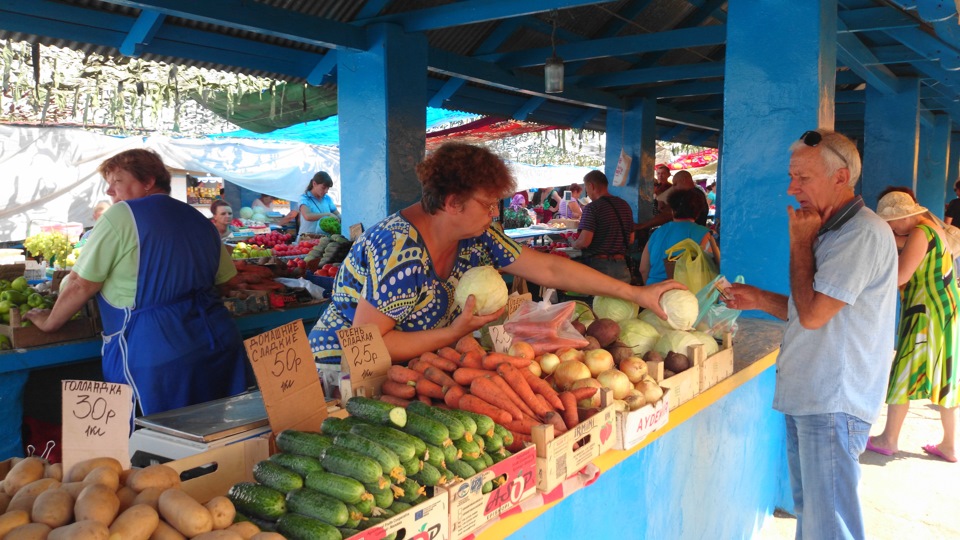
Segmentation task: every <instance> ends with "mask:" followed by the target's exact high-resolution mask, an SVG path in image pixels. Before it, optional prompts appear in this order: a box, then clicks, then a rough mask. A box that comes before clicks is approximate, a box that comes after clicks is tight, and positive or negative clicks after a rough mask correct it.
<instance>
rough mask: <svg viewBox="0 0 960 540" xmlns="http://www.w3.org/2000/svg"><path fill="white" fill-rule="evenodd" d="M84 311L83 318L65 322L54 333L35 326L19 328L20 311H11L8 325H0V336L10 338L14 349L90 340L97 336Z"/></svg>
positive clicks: (94, 326) (91, 322)
mask: <svg viewBox="0 0 960 540" xmlns="http://www.w3.org/2000/svg"><path fill="white" fill-rule="evenodd" d="M86 311H87V310H86V308H85V309H84V315H83V316H81V317H80V318H79V319H74V320H72V321H67V322H66V324H64V325H63V326H62V327H60V329H59V330H57V331H56V332H50V333H47V332H44V331H42V330H40V329H38V328H37V327H35V326H20V321H21V319H20V310H19V309H11V310H10V324H9V325H7V324H0V335H4V336H7V337H8V338H10V343H11V346H12V347H13V348H14V349H21V348H26V347H37V346H40V345H49V344H51V343H60V342H61V341H73V340H76V339H86V338H90V337H93V336H95V335H97V330H96V325H95V324H94V321H93V319H91V318H90V317H89V315H88V314H87V313H86Z"/></svg>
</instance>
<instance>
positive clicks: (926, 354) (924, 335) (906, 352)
mask: <svg viewBox="0 0 960 540" xmlns="http://www.w3.org/2000/svg"><path fill="white" fill-rule="evenodd" d="M877 215H879V216H880V217H882V218H884V219H885V220H887V222H888V223H889V224H890V228H891V229H893V232H894V234H895V235H897V237H898V240H901V239H905V241H904V242H903V249H902V250H901V252H900V259H899V282H900V286H901V297H900V300H901V302H900V304H901V306H900V328H899V331H898V336H897V351H896V355H895V357H894V360H893V367H892V368H891V370H890V382H889V384H888V387H887V400H886V402H887V423H886V426H885V427H884V430H883V433H881V434H880V435H877V436H875V437H871V438H870V439H869V441H868V444H867V449H868V450H872V451H874V452H877V453H880V454H884V455H892V454H893V453H894V452H896V451H897V450H898V446H897V440H898V439H899V437H900V428H901V427H902V426H903V421H904V419H905V418H906V416H907V412H908V410H909V408H910V401H911V400H917V399H929V400H930V401H931V402H932V403H933V404H935V405H937V406H938V408H939V409H940V419H941V422H942V424H943V440H942V441H941V442H940V443H939V444H928V445H925V446H924V447H923V450H924V451H925V452H927V453H928V454H931V455H933V456H936V457H938V458H940V459H943V460H945V461H950V462H956V461H957V451H956V448H955V440H956V424H957V405H958V403H960V392H958V388H957V383H958V380H957V367H958V336H957V331H958V329H960V326H958V314H957V300H958V298H960V294H958V291H957V281H956V279H955V277H956V276H955V275H954V268H953V255H952V254H951V253H950V251H949V249H948V248H947V246H946V242H945V238H946V236H945V233H944V231H943V229H942V228H941V226H940V224H939V223H938V222H937V220H935V219H934V218H933V217H932V216H931V215H930V214H929V213H928V212H927V209H926V208H924V207H922V206H920V205H919V204H917V203H916V201H914V200H913V198H912V197H911V196H910V195H908V194H906V193H902V192H897V191H894V192H891V193H888V194H886V195H884V196H883V197H882V198H881V199H880V203H879V205H878V207H877ZM899 243H900V242H898V244H899Z"/></svg>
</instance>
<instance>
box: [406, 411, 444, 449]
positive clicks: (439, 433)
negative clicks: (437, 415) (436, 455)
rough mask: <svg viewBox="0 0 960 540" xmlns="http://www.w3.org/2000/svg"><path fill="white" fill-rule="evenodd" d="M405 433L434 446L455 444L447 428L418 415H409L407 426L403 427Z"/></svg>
mask: <svg viewBox="0 0 960 540" xmlns="http://www.w3.org/2000/svg"><path fill="white" fill-rule="evenodd" d="M403 432H404V433H409V434H410V435H413V436H414V437H417V438H419V439H421V440H422V441H423V442H425V443H430V444H432V445H434V446H450V445H451V444H453V441H452V440H451V439H450V430H448V429H447V426H445V425H443V424H441V423H440V422H437V421H436V420H434V419H432V418H427V417H426V416H423V415H420V414H417V413H407V425H406V426H404V427H403Z"/></svg>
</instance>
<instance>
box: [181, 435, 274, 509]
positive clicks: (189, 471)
mask: <svg viewBox="0 0 960 540" xmlns="http://www.w3.org/2000/svg"><path fill="white" fill-rule="evenodd" d="M269 442H270V441H269V437H268V436H260V437H255V438H253V439H247V440H245V441H243V442H240V443H237V444H231V445H229V446H223V447H221V448H215V449H213V450H208V451H206V452H202V453H200V454H196V455H193V456H189V457H185V458H182V459H177V460H174V461H169V462H167V463H165V465H167V466H168V467H170V468H172V469H173V470H175V471H177V472H179V473H180V478H181V480H182V483H181V489H183V490H184V491H186V492H187V493H189V494H190V495H191V496H192V497H193V498H194V499H196V500H198V501H200V502H201V503H205V502H207V501H209V500H210V499H212V498H214V497H216V496H218V495H226V494H227V492H228V491H230V488H231V487H233V485H234V484H236V483H238V482H253V481H254V480H253V466H254V465H256V464H257V462H258V461H262V460H264V459H267V457H269V456H270V451H269Z"/></svg>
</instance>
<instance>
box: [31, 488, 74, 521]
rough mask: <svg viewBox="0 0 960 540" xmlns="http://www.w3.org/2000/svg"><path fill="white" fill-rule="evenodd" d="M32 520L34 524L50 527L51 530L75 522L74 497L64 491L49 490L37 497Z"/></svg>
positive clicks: (32, 511) (34, 502)
mask: <svg viewBox="0 0 960 540" xmlns="http://www.w3.org/2000/svg"><path fill="white" fill-rule="evenodd" d="M30 519H31V521H33V522H34V523H43V524H44V525H49V526H50V528H51V529H56V528H57V527H63V526H64V525H67V524H69V523H71V522H72V521H73V497H72V496H71V495H70V494H69V493H67V492H66V491H64V490H62V489H49V490H47V491H44V492H43V493H41V494H39V495H37V498H36V499H35V500H34V501H33V510H31V512H30Z"/></svg>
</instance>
